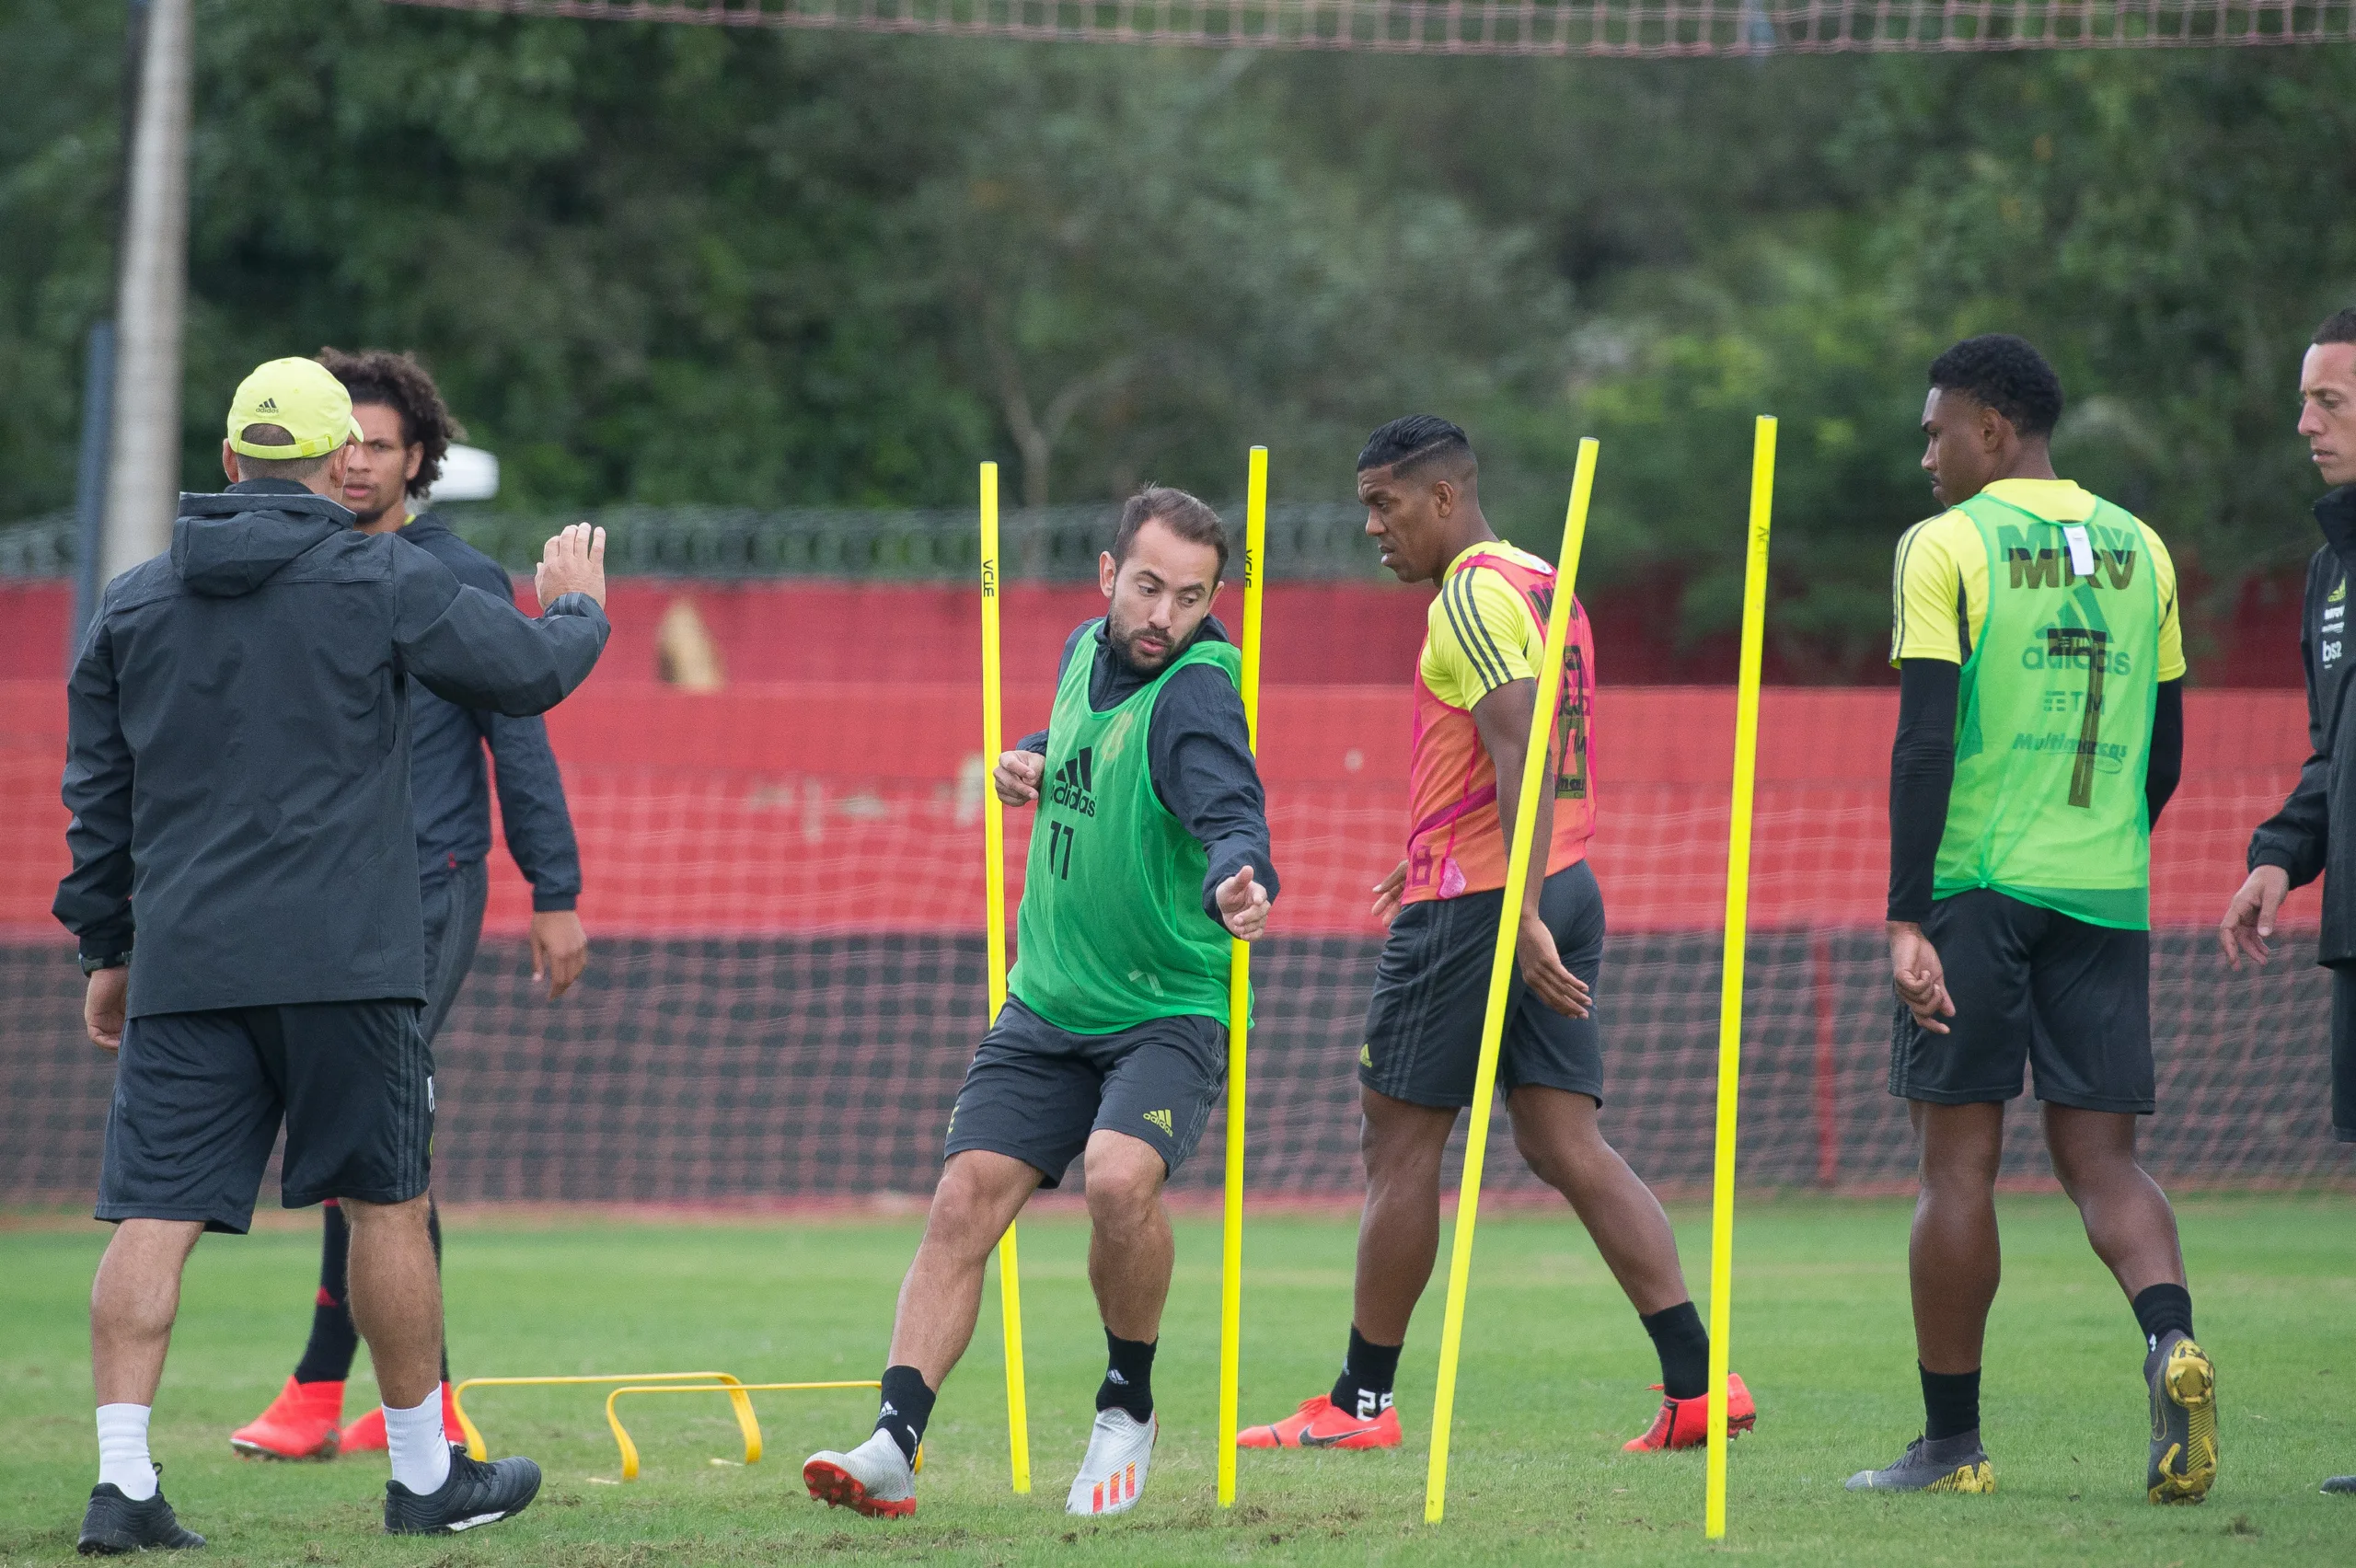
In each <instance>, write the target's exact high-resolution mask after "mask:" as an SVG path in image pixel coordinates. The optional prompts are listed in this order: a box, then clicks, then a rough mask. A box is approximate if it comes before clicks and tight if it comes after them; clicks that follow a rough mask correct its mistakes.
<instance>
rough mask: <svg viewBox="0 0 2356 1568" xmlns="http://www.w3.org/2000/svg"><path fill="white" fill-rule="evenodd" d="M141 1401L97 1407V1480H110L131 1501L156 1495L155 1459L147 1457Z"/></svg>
mask: <svg viewBox="0 0 2356 1568" xmlns="http://www.w3.org/2000/svg"><path fill="white" fill-rule="evenodd" d="M148 1408H149V1407H147V1406H146V1405H143V1404H104V1405H100V1406H99V1407H98V1481H99V1483H100V1484H102V1485H103V1484H105V1483H106V1482H113V1483H114V1485H115V1486H116V1487H118V1488H120V1489H121V1493H122V1494H123V1495H124V1496H125V1497H128V1498H130V1499H131V1500H132V1501H133V1503H144V1502H145V1501H147V1499H149V1498H150V1497H153V1496H155V1495H156V1462H155V1460H153V1459H151V1458H148V1457H147V1413H148Z"/></svg>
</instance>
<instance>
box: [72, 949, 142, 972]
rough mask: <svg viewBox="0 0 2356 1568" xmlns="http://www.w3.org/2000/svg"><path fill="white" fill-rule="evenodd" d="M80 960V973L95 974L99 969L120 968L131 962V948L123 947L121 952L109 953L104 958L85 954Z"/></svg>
mask: <svg viewBox="0 0 2356 1568" xmlns="http://www.w3.org/2000/svg"><path fill="white" fill-rule="evenodd" d="M81 962H82V973H83V974H97V973H98V971H99V970H101V969H121V967H122V966H123V965H125V964H127V963H130V962H131V950H130V949H129V948H125V949H123V950H122V951H121V952H116V953H109V954H108V955H107V956H106V957H104V958H90V957H88V956H87V955H86V956H84V957H83V959H82V961H81Z"/></svg>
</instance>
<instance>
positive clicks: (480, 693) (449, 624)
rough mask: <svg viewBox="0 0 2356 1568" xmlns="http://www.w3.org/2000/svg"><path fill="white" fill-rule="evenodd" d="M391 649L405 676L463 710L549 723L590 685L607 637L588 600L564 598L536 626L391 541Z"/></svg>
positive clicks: (607, 627) (601, 614) (602, 618)
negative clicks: (540, 716) (540, 717)
mask: <svg viewBox="0 0 2356 1568" xmlns="http://www.w3.org/2000/svg"><path fill="white" fill-rule="evenodd" d="M393 545H394V550H393V595H394V622H393V643H394V648H395V650H396V651H397V652H398V654H399V656H400V661H401V665H402V668H403V669H404V670H405V671H407V673H409V674H413V675H415V676H416V677H417V678H418V679H419V680H421V681H422V682H424V683H425V686H426V689H427V690H429V691H431V692H433V695H434V696H436V697H439V698H445V699H447V700H448V701H451V702H455V703H456V704H457V705H458V706H459V707H461V708H488V709H493V710H494V711H496V712H500V713H506V714H513V715H515V716H517V717H522V716H524V715H527V714H533V713H545V712H547V711H548V710H549V709H551V708H554V707H555V706H556V705H557V704H558V703H560V702H561V701H563V700H564V699H565V698H566V697H567V696H569V695H570V694H571V693H572V690H573V688H574V687H576V686H579V685H580V684H581V683H582V682H583V681H584V680H586V679H588V678H589V672H590V671H591V670H592V669H594V668H595V667H596V663H597V655H598V654H599V653H601V652H603V651H605V646H606V635H607V634H608V633H609V632H610V631H611V630H612V629H613V628H612V625H611V623H609V622H608V621H607V620H606V612H605V611H604V610H602V609H600V608H599V607H598V606H597V604H596V602H595V600H593V599H591V598H590V597H589V596H588V595H587V594H563V595H561V596H560V597H559V598H558V600H557V602H556V603H555V604H553V605H549V606H548V608H547V609H546V610H545V611H544V612H543V613H542V614H541V616H540V618H539V619H537V620H528V619H526V618H525V617H524V615H523V614H522V612H520V611H518V610H517V609H516V608H515V606H514V605H505V604H502V603H500V602H499V601H498V600H497V599H494V598H492V597H491V595H490V594H486V593H484V592H483V591H482V590H481V589H479V588H468V587H464V586H462V585H461V584H460V583H459V582H458V580H457V578H456V577H455V576H453V575H452V574H451V571H450V569H449V568H448V567H446V566H445V565H443V564H442V563H441V562H440V561H438V560H436V559H433V556H432V555H430V554H428V553H427V552H426V551H424V550H422V549H419V548H417V547H416V546H415V545H412V544H410V543H409V542H408V541H407V540H405V539H402V538H400V537H399V536H395V537H394V539H393Z"/></svg>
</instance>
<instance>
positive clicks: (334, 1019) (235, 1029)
mask: <svg viewBox="0 0 2356 1568" xmlns="http://www.w3.org/2000/svg"><path fill="white" fill-rule="evenodd" d="M419 1011H420V1009H419V1007H418V1004H417V1003H415V1002H412V1001H406V1000H404V1001H379V1002H311V1003H306V1004H303V1005H300V1006H290V1007H269V1008H230V1009H221V1010H219V1011H214V1012H185V1013H151V1014H148V1015H147V1016H145V1017H143V1018H134V1019H133V1020H131V1021H130V1022H129V1023H128V1024H126V1025H125V1026H124V1028H123V1032H122V1051H121V1058H120V1060H118V1061H117V1063H116V1064H115V1074H114V1103H113V1105H112V1106H111V1107H110V1109H109V1110H108V1112H107V1142H106V1158H105V1162H104V1164H103V1165H102V1166H101V1167H100V1170H99V1173H98V1218H100V1219H200V1220H202V1221H203V1222H204V1228H206V1229H207V1230H225V1231H228V1232H230V1233H232V1234H233V1235H243V1234H244V1233H245V1231H246V1230H247V1229H248V1228H249V1227H250V1226H251V1225H252V1224H253V1217H254V1196H255V1194H256V1193H259V1192H260V1189H261V1178H262V1171H263V1169H264V1168H265V1167H266V1166H268V1165H269V1163H270V1150H271V1145H272V1144H273V1143H275V1142H276V1141H277V1139H278V1125H279V1123H280V1121H281V1120H282V1119H283V1120H284V1122H285V1124H286V1162H285V1165H284V1167H283V1169H282V1170H281V1171H280V1172H279V1191H280V1194H281V1197H282V1200H283V1203H284V1204H285V1206H286V1207H288V1208H302V1207H304V1206H305V1205H309V1204H316V1203H319V1202H322V1201H324V1200H326V1199H328V1198H356V1199H358V1200H360V1201H361V1202H363V1203H372V1204H396V1203H403V1202H406V1201H408V1200H409V1199H410V1198H413V1197H416V1196H417V1195H418V1194H419V1193H422V1192H424V1191H425V1188H426V1178H427V1175H428V1172H429V1168H430V1165H431V1159H432V1149H433V1053H432V1051H431V1049H430V1048H429V1047H428V1046H427V1044H426V1043H425V1032H424V1031H423V1030H422V1028H420V1027H419Z"/></svg>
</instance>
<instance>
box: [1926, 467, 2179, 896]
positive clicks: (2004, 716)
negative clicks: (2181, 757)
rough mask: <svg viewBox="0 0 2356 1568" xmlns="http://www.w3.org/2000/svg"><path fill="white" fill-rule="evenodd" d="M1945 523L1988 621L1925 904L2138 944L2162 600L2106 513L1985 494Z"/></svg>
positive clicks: (2128, 526)
mask: <svg viewBox="0 0 2356 1568" xmlns="http://www.w3.org/2000/svg"><path fill="white" fill-rule="evenodd" d="M1958 510H1959V511H1961V512H1962V513H1963V514H1964V515H1965V516H1967V517H1969V519H1970V520H1971V522H1972V524H1973V525H1974V526H1976V527H1977V528H1978V529H1979V531H1980V539H1981V545H1982V547H1983V548H1985V549H1986V550H1987V552H1988V619H1987V624H1986V625H1985V626H1984V627H1983V628H1981V636H1980V641H1979V645H1978V646H1977V647H1975V648H1973V649H1972V650H1971V651H1970V653H1969V656H1967V657H1966V658H1965V660H1964V662H1963V672H1962V684H1961V690H1960V700H1959V701H1958V704H1957V709H1956V743H1955V789H1954V791H1953V792H1952V794H1951V795H1950V796H1949V798H1948V803H1947V824H1946V834H1945V836H1943V837H1942V838H1941V839H1940V841H1939V859H1938V866H1937V872H1936V879H1935V882H1934V888H1933V896H1934V897H1938V898H1946V897H1947V896H1949V895H1950V894H1958V893H1962V892H1965V891H1967V890H1968V889H1970V888H1975V887H1992V888H1994V889H1996V890H1997V891H1998V892H2000V893H2004V894H2010V895H2011V896H2012V897H2015V898H2017V899H2020V900H2021V901H2022V902H2024V903H2027V904H2035V905H2040V906H2042V907H2044V908H2047V909H2052V910H2057V911H2059V912H2060V913H2061V914H2064V915H2070V916H2073V917H2076V918H2078V919H2081V920H2085V921H2087V922H2089V923H2090V924H2093V925H2096V926H2113V927H2118V928H2122V929H2127V930H2144V929H2148V928H2150V926H2151V923H2152V895H2151V862H2152V827H2151V823H2150V822H2149V820H2148V819H2147V816H2146V806H2145V803H2144V799H2143V776H2144V772H2145V770H2146V769H2147V768H2148V767H2149V766H2150V763H2151V752H2152V714H2153V710H2154V708H2155V707H2156V706H2157V704H2158V701H2159V681H2158V678H2157V677H2158V672H2159V660H2160V596H2159V588H2158V581H2157V576H2156V574H2155V573H2154V571H2153V570H2152V563H2151V560H2150V559H2149V556H2150V551H2149V550H2147V549H2146V548H2144V541H2143V533H2142V529H2141V528H2140V527H2138V526H2137V525H2136V523H2135V520H2134V519H2133V518H2132V517H2130V516H2129V515H2128V514H2127V513H2124V512H2121V511H2120V510H2119V508H2118V507H2116V506H2113V505H2111V504H2110V502H2107V501H2104V502H2096V505H2095V510H2094V513H2093V515H2092V516H2090V517H2089V518H2087V520H2086V521H2085V523H2083V524H2079V523H2071V524H2063V523H2057V522H2054V521H2053V520H2051V519H2050V518H2045V517H2039V516H2038V515H2037V514H2035V513H2030V512H2027V511H2024V510H2022V509H2021V508H2019V507H2017V506H2014V505H2012V504H2010V503H2009V502H2003V501H1999V500H1997V499H1995V498H1994V497H1992V496H1989V495H1985V494H1982V495H1977V496H1974V497H1972V498H1971V499H1970V500H1969V501H1967V502H1964V503H1963V505H1962V506H1961V507H1960V508H1958Z"/></svg>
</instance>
